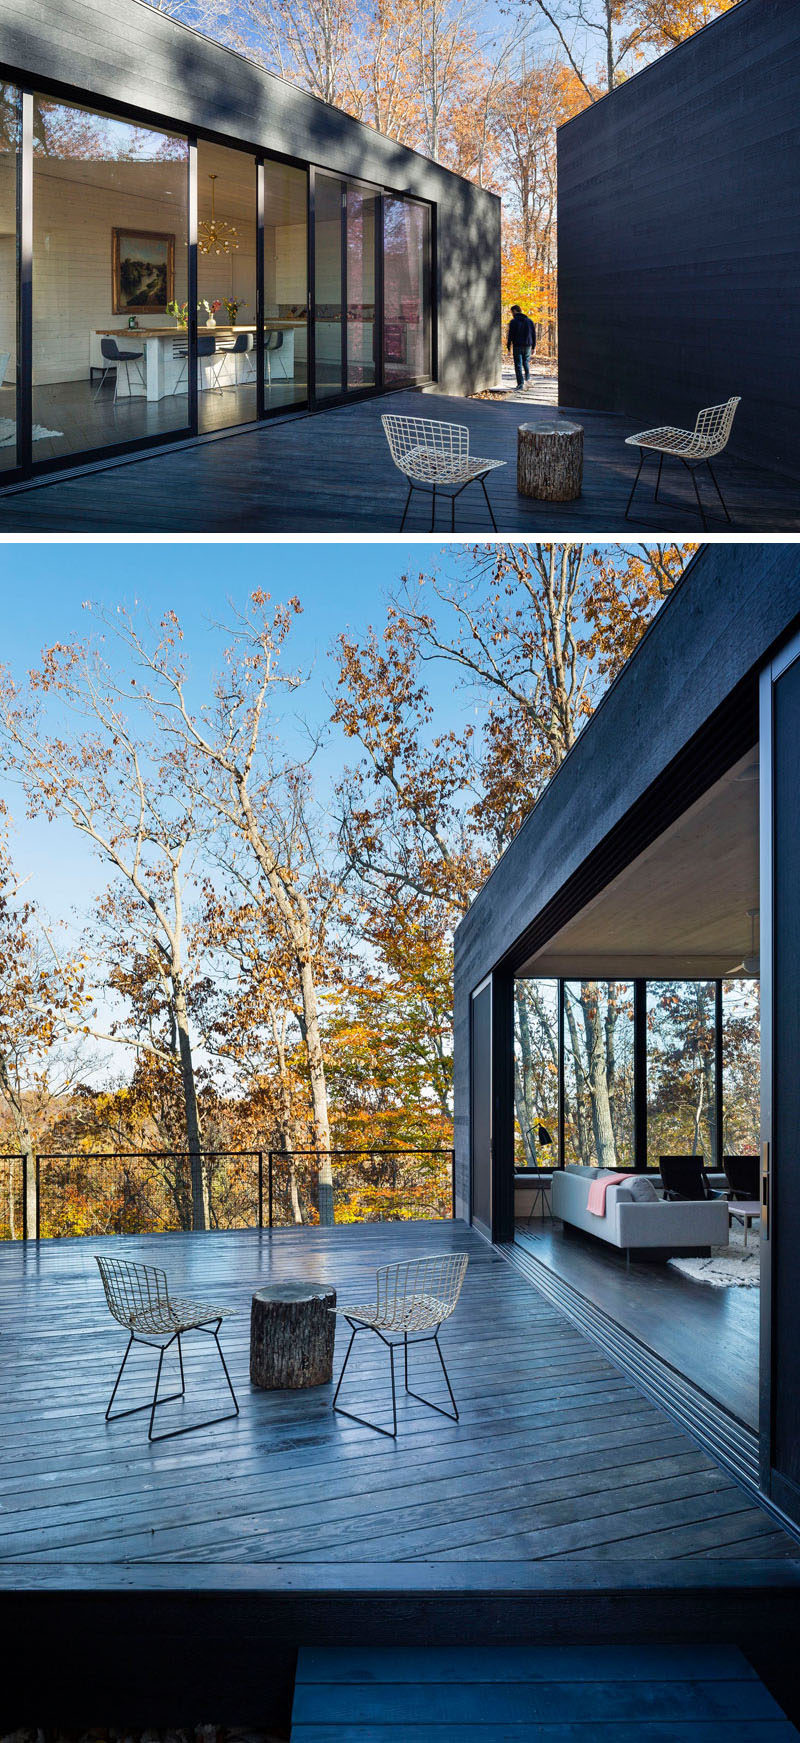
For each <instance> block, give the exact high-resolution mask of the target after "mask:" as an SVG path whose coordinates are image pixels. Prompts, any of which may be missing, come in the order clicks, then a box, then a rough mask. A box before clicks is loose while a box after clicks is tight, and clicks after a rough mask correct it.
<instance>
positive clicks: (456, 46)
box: [151, 0, 736, 356]
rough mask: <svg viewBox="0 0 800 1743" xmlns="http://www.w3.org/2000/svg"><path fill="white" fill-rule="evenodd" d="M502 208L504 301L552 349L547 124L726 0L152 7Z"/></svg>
mask: <svg viewBox="0 0 800 1743" xmlns="http://www.w3.org/2000/svg"><path fill="white" fill-rule="evenodd" d="M151 3H153V4H155V5H156V9H157V10H159V11H162V12H166V13H168V14H169V15H170V16H171V17H173V18H176V19H178V20H179V21H180V22H182V23H185V24H191V25H193V26H194V28H195V29H199V30H200V31H202V32H203V33H204V34H205V35H208V36H210V37H213V38H214V39H215V40H217V41H219V42H223V43H225V44H227V45H228V46H229V47H231V48H234V49H237V50H238V51H239V52H240V53H242V54H245V55H247V57H248V58H249V59H250V60H255V61H257V62H259V63H260V64H261V65H262V66H264V67H266V68H267V69H268V71H270V72H274V73H279V74H280V75H281V76H282V77H284V78H286V79H289V80H290V81H291V82H292V83H294V84H298V85H301V86H302V87H303V88H304V89H305V90H307V91H310V92H312V94H313V95H314V96H316V97H320V98H322V99H323V100H324V101H325V102H326V103H333V104H335V105H336V106H337V107H338V108H340V109H344V110H346V111H347V113H348V114H350V115H354V116H356V118H357V119H358V120H361V121H364V122H366V123H367V124H368V125H369V126H371V127H375V128H377V129H378V131H379V132H381V133H384V134H387V135H388V136H389V137H390V138H392V139H397V140H399V141H400V142H401V143H402V144H403V145H407V146H411V147H413V148H415V149H416V150H418V151H422V152H424V153H425V155H426V156H427V157H431V158H433V159H434V160H435V161H436V162H438V163H442V164H444V165H445V166H446V167H447V168H449V169H452V170H455V171H457V172H458V173H459V174H460V175H463V176H466V177H467V178H468V179H469V180H471V181H474V182H477V183H478V185H479V186H481V187H485V188H489V189H491V190H492V191H493V192H494V193H497V194H500V195H501V196H502V199H503V303H504V305H505V306H507V305H509V304H510V303H512V302H520V303H521V304H522V305H523V306H524V307H525V308H526V310H528V311H529V312H530V314H531V315H532V317H533V319H534V320H535V321H536V322H537V325H538V326H539V329H540V331H539V350H540V351H541V352H543V353H544V354H545V355H549V356H553V355H555V352H556V344H557V322H556V265H557V210H556V207H557V199H556V195H557V190H556V128H557V127H559V126H560V125H561V123H562V122H564V121H568V120H569V119H570V118H571V117H572V116H573V115H576V114H578V113H579V111H580V110H581V109H583V108H585V107H586V105H587V104H589V103H593V102H596V101H597V99H598V98H600V97H602V96H604V95H605V93H606V92H607V91H610V90H613V89H614V87H615V86H616V85H618V84H620V83H621V82H622V81H623V80H624V79H626V78H628V77H630V75H631V74H632V73H635V72H636V71H638V70H639V68H641V67H642V66H643V65H645V64H646V63H647V61H649V60H651V59H653V58H654V57H655V56H657V55H660V54H663V53H664V52H665V51H667V50H669V49H671V48H674V47H676V45H677V44H678V43H680V42H683V41H684V40H685V39H686V38H687V37H689V36H692V35H694V33H695V31H697V30H700V29H702V27H703V26H704V25H706V24H709V23H710V22H711V21H712V20H713V19H714V18H717V17H719V16H720V14H722V13H724V12H727V11H728V10H729V9H730V7H731V6H732V5H734V4H735V3H736V0H505V3H504V4H500V5H499V6H494V5H493V6H489V5H488V4H487V3H486V0H151Z"/></svg>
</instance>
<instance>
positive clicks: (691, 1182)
mask: <svg viewBox="0 0 800 1743" xmlns="http://www.w3.org/2000/svg"><path fill="white" fill-rule="evenodd" d="M658 1166H659V1171H660V1174H661V1184H662V1186H663V1188H664V1197H665V1198H670V1199H677V1198H684V1199H689V1200H692V1201H693V1202H695V1203H697V1201H698V1200H699V1199H706V1198H724V1197H725V1196H726V1195H725V1193H724V1192H713V1191H712V1189H711V1187H710V1186H709V1184H708V1175H707V1174H706V1171H705V1168H704V1167H703V1158H702V1156H659V1158H658Z"/></svg>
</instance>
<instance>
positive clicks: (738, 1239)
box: [669, 1223, 761, 1289]
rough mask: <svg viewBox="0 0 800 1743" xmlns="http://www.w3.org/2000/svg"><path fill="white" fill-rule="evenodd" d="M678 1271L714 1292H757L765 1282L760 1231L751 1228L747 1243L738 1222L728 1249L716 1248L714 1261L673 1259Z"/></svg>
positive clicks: (712, 1251) (713, 1249) (674, 1267)
mask: <svg viewBox="0 0 800 1743" xmlns="http://www.w3.org/2000/svg"><path fill="white" fill-rule="evenodd" d="M669 1264H670V1265H671V1266H672V1268H673V1270H674V1271H680V1273H681V1276H682V1277H691V1279H692V1282H693V1283H708V1284H710V1286H711V1288H712V1289H757V1288H758V1286H759V1283H760V1282H761V1243H760V1238H759V1230H758V1229H757V1228H753V1226H752V1225H751V1227H750V1231H749V1233H748V1236H747V1246H745V1244H744V1230H743V1228H742V1226H741V1223H734V1225H733V1228H732V1229H731V1233H730V1241H729V1243H728V1245H727V1247H712V1248H711V1257H710V1259H670V1260H669Z"/></svg>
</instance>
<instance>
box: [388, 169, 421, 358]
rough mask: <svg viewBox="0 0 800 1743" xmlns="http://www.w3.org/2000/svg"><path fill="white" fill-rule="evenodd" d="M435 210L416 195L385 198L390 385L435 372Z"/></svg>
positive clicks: (393, 195) (390, 195) (391, 195)
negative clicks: (432, 253)
mask: <svg viewBox="0 0 800 1743" xmlns="http://www.w3.org/2000/svg"><path fill="white" fill-rule="evenodd" d="M431 279H432V273H431V214H430V208H429V207H428V206H423V205H420V203H419V201H418V200H406V199H401V198H400V197H399V196H397V195H395V194H387V195H386V197H385V198H384V202H383V377H384V382H385V384H386V386H387V387H402V386H404V385H406V384H409V385H410V384H411V383H413V382H415V381H425V380H427V378H428V377H429V376H430V374H431V368H432V359H431Z"/></svg>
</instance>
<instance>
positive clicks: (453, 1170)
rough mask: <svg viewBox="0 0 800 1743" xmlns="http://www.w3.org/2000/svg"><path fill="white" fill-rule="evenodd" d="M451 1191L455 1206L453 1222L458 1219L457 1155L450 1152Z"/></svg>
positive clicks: (453, 1151)
mask: <svg viewBox="0 0 800 1743" xmlns="http://www.w3.org/2000/svg"><path fill="white" fill-rule="evenodd" d="M450 1191H451V1196H452V1205H453V1221H454V1222H455V1219H456V1153H455V1150H451V1151H450Z"/></svg>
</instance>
